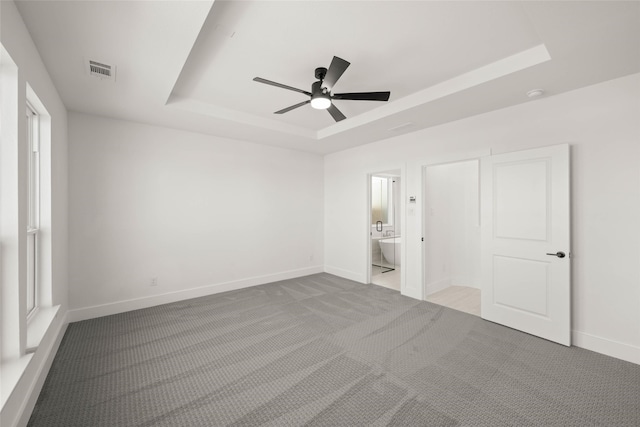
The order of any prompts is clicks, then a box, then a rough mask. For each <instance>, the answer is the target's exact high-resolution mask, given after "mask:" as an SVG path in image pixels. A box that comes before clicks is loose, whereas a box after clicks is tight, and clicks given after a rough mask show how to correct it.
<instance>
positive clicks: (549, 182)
mask: <svg viewBox="0 0 640 427" xmlns="http://www.w3.org/2000/svg"><path fill="white" fill-rule="evenodd" d="M480 168H481V177H480V182H481V209H482V214H481V215H482V217H481V220H482V222H481V223H482V303H481V310H482V318H483V319H486V320H490V321H492V322H496V323H500V324H502V325H505V326H509V327H511V328H514V329H519V330H521V331H524V332H527V333H530V334H532V335H537V336H539V337H542V338H546V339H548V340H551V341H555V342H558V343H560V344H564V345H570V344H571V275H570V274H571V263H570V258H569V254H570V250H571V249H570V247H569V245H570V212H569V145H567V144H563V145H556V146H552V147H544V148H538V149H533V150H525V151H518V152H514V153H506V154H499V155H494V156H489V157H485V158H483V159H482V160H481V163H480Z"/></svg>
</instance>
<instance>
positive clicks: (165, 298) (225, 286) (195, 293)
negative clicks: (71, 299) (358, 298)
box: [69, 266, 324, 322]
mask: <svg viewBox="0 0 640 427" xmlns="http://www.w3.org/2000/svg"><path fill="white" fill-rule="evenodd" d="M323 271H324V269H323V267H322V266H315V267H308V268H301V269H298V270H289V271H283V272H280V273H275V274H268V275H264V276H256V277H249V278H246V279H240V280H234V281H230V282H223V283H216V284H213V285H207V286H201V287H198V288H192V289H185V290H181V291H174V292H167V293H164V294H161V295H151V296H148V297H142V298H134V299H130V300H125V301H117V302H112V303H108V304H100V305H94V306H91V307H84V308H76V309H73V310H69V322H79V321H81V320H88V319H94V318H97V317H103V316H110V315H112V314H118V313H124V312H127V311H132V310H139V309H141V308H149V307H154V306H156V305H162V304H168V303H172V302H177V301H183V300H187V299H191V298H198V297H203V296H207V295H213V294H217V293H220V292H227V291H234V290H236V289H242V288H248V287H250V286H256V285H263V284H265V283H271V282H277V281H279V280H287V279H294V278H296V277H302V276H308V275H310V274H316V273H322V272H323Z"/></svg>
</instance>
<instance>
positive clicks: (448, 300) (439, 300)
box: [426, 286, 480, 316]
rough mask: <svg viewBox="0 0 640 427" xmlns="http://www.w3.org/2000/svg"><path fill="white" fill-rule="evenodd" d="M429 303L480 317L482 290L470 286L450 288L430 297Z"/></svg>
mask: <svg viewBox="0 0 640 427" xmlns="http://www.w3.org/2000/svg"><path fill="white" fill-rule="evenodd" d="M426 300H427V301H429V302H432V303H434V304H439V305H444V306H445V307H449V308H453V309H454V310H459V311H464V312H465V313H469V314H474V315H476V316H480V289H477V288H470V287H468V286H450V287H448V288H446V289H443V290H441V291H438V292H435V293H433V294H431V295H428V296H427V298H426Z"/></svg>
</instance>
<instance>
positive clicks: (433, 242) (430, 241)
mask: <svg viewBox="0 0 640 427" xmlns="http://www.w3.org/2000/svg"><path fill="white" fill-rule="evenodd" d="M478 184H479V182H478V163H477V162H476V161H468V162H459V163H449V164H444V165H437V166H430V167H428V168H426V170H425V185H424V195H423V198H424V201H425V232H424V238H425V243H424V245H425V262H426V265H425V273H424V274H425V283H426V293H427V294H431V293H434V292H437V291H439V290H442V289H444V288H446V287H448V286H451V285H457V286H469V287H474V288H479V287H480V227H479V221H478V217H479V193H478Z"/></svg>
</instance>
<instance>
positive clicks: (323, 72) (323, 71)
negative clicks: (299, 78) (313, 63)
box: [315, 67, 327, 80]
mask: <svg viewBox="0 0 640 427" xmlns="http://www.w3.org/2000/svg"><path fill="white" fill-rule="evenodd" d="M326 75H327V69H326V68H324V67H318V68H316V73H315V76H316V79H318V80H324V76H326Z"/></svg>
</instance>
